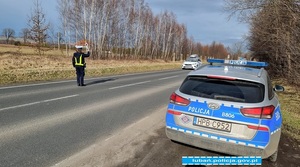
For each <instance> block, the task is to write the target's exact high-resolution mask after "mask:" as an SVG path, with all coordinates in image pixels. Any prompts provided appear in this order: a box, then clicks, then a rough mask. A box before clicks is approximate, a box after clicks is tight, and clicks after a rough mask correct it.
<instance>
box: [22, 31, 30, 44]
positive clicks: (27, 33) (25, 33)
mask: <svg viewBox="0 0 300 167" xmlns="http://www.w3.org/2000/svg"><path fill="white" fill-rule="evenodd" d="M20 36H21V37H22V38H23V42H24V43H25V44H26V43H27V42H28V41H27V40H28V39H29V38H30V30H29V29H28V28H23V29H22V30H21V33H20Z"/></svg>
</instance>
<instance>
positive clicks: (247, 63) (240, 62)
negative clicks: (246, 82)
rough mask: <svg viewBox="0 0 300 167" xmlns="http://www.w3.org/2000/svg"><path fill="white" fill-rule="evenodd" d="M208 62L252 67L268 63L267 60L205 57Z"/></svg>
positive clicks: (263, 65) (264, 65)
mask: <svg viewBox="0 0 300 167" xmlns="http://www.w3.org/2000/svg"><path fill="white" fill-rule="evenodd" d="M207 62H208V63H211V64H212V63H221V64H230V65H239V66H253V67H267V66H268V65H269V64H268V63H267V62H256V61H247V60H224V59H207Z"/></svg>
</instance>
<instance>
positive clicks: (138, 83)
mask: <svg viewBox="0 0 300 167" xmlns="http://www.w3.org/2000/svg"><path fill="white" fill-rule="evenodd" d="M148 82H151V81H144V82H137V83H133V84H128V85H122V86H116V87H111V88H109V89H110V90H112V89H118V88H124V87H129V86H134V85H140V84H144V83H148Z"/></svg>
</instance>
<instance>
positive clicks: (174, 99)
mask: <svg viewBox="0 0 300 167" xmlns="http://www.w3.org/2000/svg"><path fill="white" fill-rule="evenodd" d="M170 103H174V104H178V105H182V106H187V105H189V104H190V101H189V100H188V99H186V98H183V97H181V96H179V95H177V94H176V93H175V92H173V93H172V94H171V96H170Z"/></svg>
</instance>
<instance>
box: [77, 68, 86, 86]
mask: <svg viewBox="0 0 300 167" xmlns="http://www.w3.org/2000/svg"><path fill="white" fill-rule="evenodd" d="M76 75H77V84H78V86H82V85H84V75H85V73H84V67H76Z"/></svg>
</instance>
